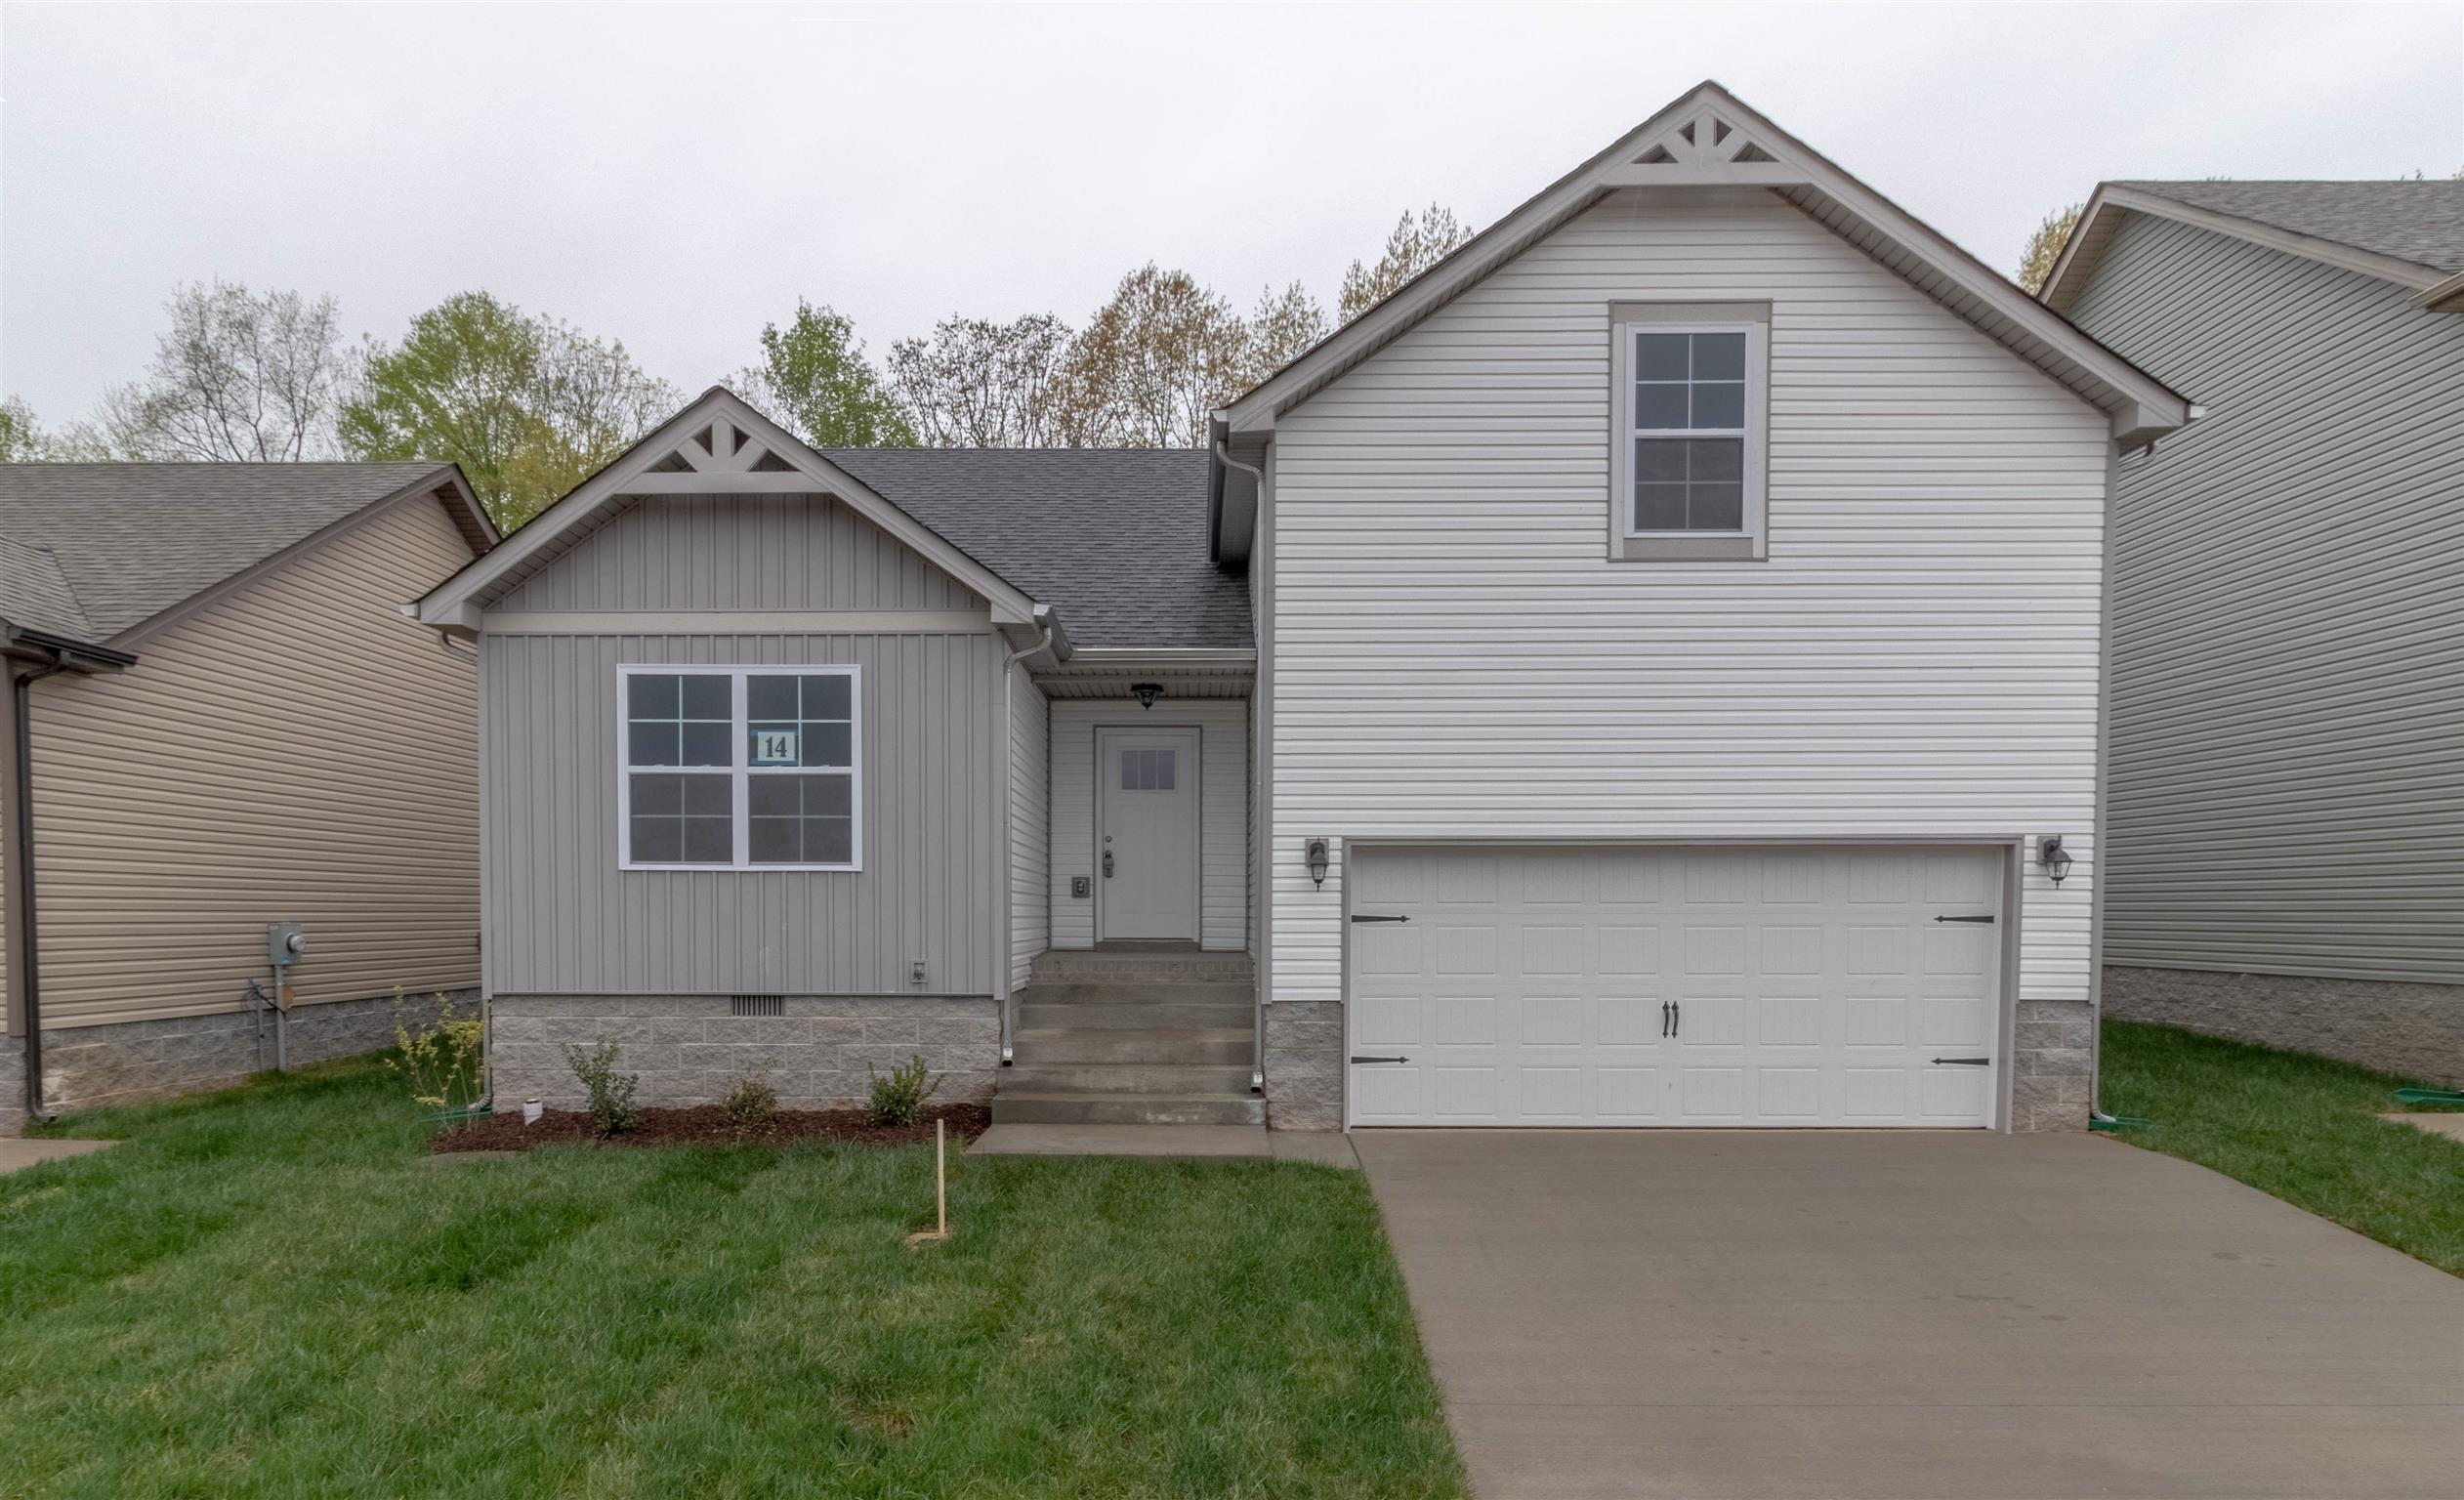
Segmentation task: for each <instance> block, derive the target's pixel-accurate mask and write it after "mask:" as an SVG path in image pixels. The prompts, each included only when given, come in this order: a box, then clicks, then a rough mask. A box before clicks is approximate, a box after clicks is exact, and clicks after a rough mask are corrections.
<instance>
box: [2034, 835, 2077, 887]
mask: <svg viewBox="0 0 2464 1500" xmlns="http://www.w3.org/2000/svg"><path fill="white" fill-rule="evenodd" d="M2036 862H2037V863H2038V864H2041V865H2043V866H2044V867H2045V873H2046V874H2048V875H2050V876H2052V877H2053V883H2054V884H2055V885H2056V886H2060V885H2061V884H2062V882H2063V880H2064V879H2065V878H2066V877H2067V876H2068V875H2069V873H2070V852H2069V851H2068V850H2067V849H2064V848H2063V847H2062V835H2061V834H2058V833H2049V834H2046V835H2045V836H2044V837H2043V838H2041V839H2038V840H2037V841H2036Z"/></svg>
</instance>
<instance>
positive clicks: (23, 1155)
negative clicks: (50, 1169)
mask: <svg viewBox="0 0 2464 1500" xmlns="http://www.w3.org/2000/svg"><path fill="white" fill-rule="evenodd" d="M119 1144H120V1143H118V1142H117V1141H47V1140H28V1139H25V1138H22V1137H18V1136H10V1137H6V1138H0V1174H4V1173H9V1172H15V1171H17V1170H19V1169H20V1168H21V1167H30V1166H32V1165H34V1164H35V1163H36V1162H38V1161H64V1160H66V1159H67V1158H69V1157H71V1156H91V1155H93V1154H94V1153H95V1152H97V1151H100V1150H105V1149H108V1148H109V1147H111V1146H117V1145H119Z"/></svg>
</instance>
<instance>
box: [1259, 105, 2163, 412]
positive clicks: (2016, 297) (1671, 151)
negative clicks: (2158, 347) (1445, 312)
mask: <svg viewBox="0 0 2464 1500" xmlns="http://www.w3.org/2000/svg"><path fill="white" fill-rule="evenodd" d="M1627 187H1678V188H1683V187H1760V188H1765V189H1768V190H1770V191H1772V192H1775V193H1776V194H1778V195H1779V196H1781V197H1783V198H1785V199H1786V200H1787V201H1789V202H1790V203H1793V204H1794V205H1795V206H1796V207H1798V208H1799V209H1801V210H1802V211H1804V212H1805V213H1806V214H1808V215H1809V216H1811V217H1812V218H1814V219H1815V220H1816V221H1817V222H1818V223H1820V224H1821V225H1823V226H1824V227H1825V228H1826V229H1830V230H1831V231H1832V232H1833V233H1835V234H1838V235H1839V236H1840V237H1842V238H1843V239H1846V240H1848V241H1849V242H1850V243H1851V244H1854V245H1856V246H1857V247H1858V249H1859V250H1861V251H1863V252H1864V253H1865V254H1867V255H1868V256H1870V257H1872V258H1873V259H1874V260H1875V261H1877V262H1879V263H1880V264H1882V265H1883V266H1885V267H1886V268H1888V269H1889V270H1891V271H1893V272H1894V273H1896V274H1898V275H1900V276H1901V277H1903V278H1904V279H1906V280H1907V281H1908V282H1909V283H1910V284H1912V285H1914V286H1916V287H1917V288H1918V289H1919V290H1921V291H1923V292H1925V293H1926V294H1927V295H1928V296H1931V297H1933V298H1934V299H1935V300H1937V301H1938V302H1940V303H1942V305H1943V306H1944V307H1947V308H1948V309H1950V310H1951V311H1952V312H1955V313H1957V314H1959V315H1960V316H1961V317H1963V318H1966V319H1967V320H1968V321H1969V322H1971V323H1973V324H1975V325H1976V326H1977V327H1979V328H1980V329H1982V330H1984V332H1985V333H1986V334H1987V335H1989V336H1990V337H1992V338H1994V339H1995V340H1997V341H1998V342H2000V343H2002V344H2003V345H2005V346H2006V347H2008V348H2010V349H2011V350H2012V351H2013V352H2014V353H2016V354H2019V355H2020V356H2021V357H2022V358H2024V359H2025V360H2027V361H2028V362H2029V363H2031V364H2033V365H2035V366H2036V367H2037V368H2039V369H2041V370H2043V371H2044V372H2045V373H2046V374H2048V375H2050V376H2051V377H2053V378H2054V379H2055V380H2057V381H2060V382H2061V383H2062V384H2064V385H2066V386H2068V387H2069V388H2071V389H2072V390H2074V391H2076V392H2078V393H2079V395H2080V396H2083V397H2085V398H2086V399H2088V400H2089V401H2090V402H2092V403H2093V404H2094V405H2096V406H2098V407H2099V408H2101V409H2103V410H2104V411H2106V412H2107V413H2109V416H2110V419H2111V424H2112V431H2113V433H2114V435H2115V437H2118V438H2120V439H2121V440H2123V441H2125V442H2143V441H2148V440H2151V439H2152V438H2153V437H2157V436H2160V435H2161V434H2163V433H2166V432H2170V431H2172V430H2173V429H2175V428H2178V427H2180V426H2182V425H2183V424H2184V423H2186V422H2188V421H2189V420H2190V415H2191V412H2190V403H2189V402H2188V401H2187V400H2185V399H2184V398H2183V397H2182V396H2180V395H2178V394H2176V393H2175V392H2173V391H2171V390H2168V389H2167V388H2166V387H2165V386H2164V384H2163V383H2162V382H2160V381H2158V380H2156V379H2155V378H2154V377H2153V376H2151V375H2149V374H2148V373H2147V372H2146V371H2144V370H2141V369H2140V368H2138V367H2137V366H2136V365H2134V364H2132V363H2131V362H2130V361H2129V360H2127V359H2124V358H2122V357H2121V356H2120V355H2119V354H2114V353H2113V352H2112V351H2110V350H2109V349H2107V348H2105V347H2104V346H2103V345H2101V344H2099V343H2097V342H2096V341H2095V340H2094V339H2092V338H2090V337H2088V336H2087V335H2086V334H2084V333H2082V332H2080V331H2079V330H2078V329H2076V328H2074V327H2072V326H2071V325H2070V324H2069V323H2067V321H2065V320H2064V319H2062V318H2061V317H2059V316H2057V315H2055V314H2054V313H2053V312H2051V311H2049V310H2048V309H2046V308H2044V307H2043V306H2041V305H2039V304H2038V303H2037V302H2035V301H2034V300H2033V299H2031V298H2030V297H2029V296H2028V295H2027V294H2026V293H2025V292H2023V291H2021V290H2020V289H2019V287H2018V286H2016V285H2014V284H2013V283H2012V282H2010V281H2008V280H2006V279H2004V278H2003V277H2002V276H2000V275H1999V274H1997V273H1995V272H1994V271H1991V270H1990V269H1988V268H1987V267H1985V266H1984V264H1983V263H1982V262H1980V261H1978V260H1977V259H1976V258H1975V257H1973V256H1970V255H1969V254H1967V252H1965V251H1963V250H1961V249H1959V247H1957V246H1956V245H1954V244H1952V243H1951V242H1950V241H1949V240H1947V239H1945V238H1943V237H1942V235H1941V234H1940V233H1938V232H1936V231H1935V230H1934V229H1931V228H1929V227H1928V226H1926V225H1925V224H1923V223H1922V222H1921V221H1919V220H1917V219H1916V218H1915V217H1914V216H1912V215H1910V214H1908V213H1907V212H1906V211H1905V210H1903V209H1901V208H1900V207H1899V206H1898V205H1897V204H1895V203H1893V202H1891V201H1890V200H1889V199H1888V198H1885V197H1883V196H1882V195H1881V194H1880V193H1878V192H1875V191H1874V190H1873V189H1872V188H1870V187H1866V186H1865V185H1864V184H1863V183H1861V182H1858V180H1857V179H1856V178H1854V177H1851V176H1850V175H1849V174H1847V173H1846V172H1844V171H1842V170H1841V169H1840V168H1839V167H1837V166H1836V165H1834V164H1832V163H1831V162H1830V161H1829V160H1827V159H1826V158H1824V157H1823V156H1822V155H1821V154H1820V153H1819V152H1817V151H1816V150H1814V149H1813V148H1812V147H1811V146H1807V145H1806V144H1805V143H1803V142H1802V141H1799V140H1797V139H1796V138H1795V137H1794V136H1791V135H1789V134H1788V133H1787V132H1786V131H1783V130H1781V129H1780V128H1779V127H1778V126H1777V125H1775V124H1774V123H1773V122H1772V121H1771V120H1769V119H1767V118H1765V117H1764V116H1763V115H1761V114H1759V113H1757V112H1756V111H1755V110H1753V109H1752V108H1750V107H1749V106H1747V105H1746V104H1744V102H1743V101H1741V100H1739V99H1737V98H1736V97H1735V96H1734V95H1733V94H1731V93H1730V92H1729V91H1728V90H1726V89H1724V88H1722V87H1721V86H1720V85H1719V84H1717V83H1711V82H1705V83H1703V84H1701V85H1699V86H1697V87H1696V88H1694V89H1693V90H1691V91H1690V92H1689V93H1687V94H1686V95H1685V96H1684V97H1683V98H1680V99H1679V100H1677V101H1676V102H1675V103H1674V104H1670V105H1668V106H1667V107H1666V108H1664V109H1662V110H1660V112H1659V113H1657V114H1655V115H1653V116H1651V118H1650V119H1649V120H1646V121H1645V122H1643V124H1641V125H1639V126H1637V127H1636V128H1635V129H1634V130H1632V131H1629V132H1628V133H1627V134H1625V135H1624V136H1622V137H1620V138H1618V139H1617V140H1616V141H1615V142H1613V143H1611V144H1610V145H1609V146H1608V147H1607V148H1606V149H1604V150H1602V151H1601V152H1599V153H1598V154H1597V155H1595V156H1593V157H1592V158H1591V159H1590V160H1588V161H1586V162H1584V163H1583V164H1582V165H1581V166H1579V167H1577V168H1575V169H1574V170H1573V171H1572V172H1569V173H1567V174H1566V176H1565V177H1562V178H1560V179H1558V181H1557V182H1555V183H1553V184H1551V185H1550V186H1549V187H1546V188H1543V189H1542V190H1541V191H1540V192H1539V193H1538V194H1537V195H1535V196H1533V197H1532V198H1531V199H1529V200H1528V201H1527V202H1525V203H1524V204H1523V206H1522V207H1520V208H1518V209H1516V210H1515V211H1514V212H1512V213H1510V214H1508V215H1507V216H1506V217H1505V218H1504V219H1501V220H1499V221H1498V222H1497V223H1496V224H1494V225H1491V226H1490V227H1489V228H1488V229H1484V230H1483V231H1482V232H1481V233H1479V234H1477V235H1474V236H1473V237H1472V239H1471V240H1470V241H1468V242H1467V243H1465V244H1464V245H1462V246H1461V247H1460V248H1458V249H1457V250H1456V251H1455V252H1454V253H1453V254H1452V255H1449V256H1447V257H1446V258H1445V259H1444V260H1442V261H1441V262H1439V263H1438V264H1437V265H1436V266H1434V267H1431V268H1430V269H1429V270H1428V271H1424V272H1423V273H1422V274H1421V275H1419V276H1418V277H1415V278H1414V279H1413V280H1412V281H1411V282H1409V283H1408V284H1406V285H1404V286H1403V287H1402V288H1400V289H1399V290H1398V291H1397V292H1396V293H1395V294H1394V295H1393V296H1390V297H1388V298H1387V299H1386V300H1385V301H1384V302H1381V303H1379V304H1378V305H1377V306H1376V307H1374V308H1372V309H1370V310H1369V311H1368V312H1364V313H1362V314H1361V315H1360V316H1359V317H1357V318H1356V319H1354V320H1353V321H1352V322H1351V323H1349V324H1346V325H1345V326H1344V327H1343V328H1341V329H1339V330H1337V331H1336V332H1335V333H1334V334H1333V335H1331V336H1329V337H1328V338H1327V339H1325V340H1323V341H1322V342H1320V343H1319V344H1318V345H1316V347H1315V348H1313V349H1311V350H1309V351H1308V352H1306V353H1304V354H1301V355H1300V357H1298V358H1297V359H1294V360H1293V361H1292V362H1291V363H1289V364H1287V365H1285V366H1284V367H1283V368H1282V369H1281V370H1279V371H1277V372H1276V373H1275V374H1274V375H1273V376H1270V377H1269V378H1268V379H1267V380H1266V381H1264V382H1262V383H1261V384H1260V385H1259V386H1258V387H1257V388H1256V389H1254V390H1252V391H1251V392H1249V394H1248V395H1246V396H1241V397H1240V398H1239V399H1238V400H1236V401H1234V402H1233V403H1232V405H1231V406H1230V407H1229V408H1227V409H1226V411H1225V414H1224V416H1225V426H1226V428H1227V430H1228V432H1229V433H1230V434H1231V435H1233V436H1237V435H1239V434H1241V433H1243V432H1265V431H1271V430H1272V429H1273V427H1274V419H1275V416H1276V415H1277V414H1278V413H1280V412H1283V411H1286V410H1289V409H1290V408H1291V407H1293V406H1295V405H1298V404H1299V403H1300V402H1302V401H1305V400H1307V399H1308V398H1309V397H1310V396H1313V395H1315V394H1316V392H1318V391H1320V390H1322V389H1324V388H1325V387H1326V386H1327V385H1329V384H1331V383H1332V382H1333V381H1334V380H1336V379H1338V378H1340V377H1341V376H1342V375H1343V374H1344V373H1345V372H1346V371H1348V370H1349V369H1351V368H1352V367H1353V366H1354V365H1357V364H1358V363H1359V362H1360V361H1361V360H1362V359H1365V358H1367V357H1368V356H1369V355H1370V354H1375V353H1376V352H1377V351H1378V350H1379V349H1381V348H1383V347H1385V346H1386V345H1387V344H1389V343H1391V342H1393V341H1394V340H1395V339H1396V338H1399V337H1400V336H1401V335H1402V334H1403V333H1404V332H1406V331H1408V330H1409V329H1410V328H1412V327H1414V326H1415V325H1417V324H1418V323H1419V322H1420V321H1421V320H1422V319H1423V318H1425V317H1427V316H1428V315H1429V314H1430V313H1432V312H1436V311H1437V310H1438V309H1439V308H1441V307H1443V306H1444V305H1445V304H1446V303H1448V302H1450V301H1452V300H1453V299H1454V298H1455V297H1456V296H1459V295H1460V294H1461V293H1462V292H1463V291H1464V290H1465V289H1466V288H1468V287H1470V286H1471V285H1473V284H1474V283H1476V282H1478V281H1479V280H1481V279H1482V278H1483V277H1484V276H1486V275H1488V274H1489V273H1490V272H1491V271H1495V270H1497V269H1498V268H1499V267H1501V266H1503V265H1505V264H1506V263H1507V262H1508V261H1511V260H1512V259H1514V258H1515V257H1516V256H1518V255H1520V254H1522V253H1523V252H1524V250H1525V249H1527V248H1529V247H1530V246H1531V245H1532V244H1533V243H1535V242H1537V241H1538V240H1540V239H1541V238H1543V237H1545V236H1547V235H1548V234H1551V233H1553V232H1555V231H1556V230H1557V229H1560V228H1562V227H1564V226H1565V225H1566V223H1568V222H1570V221H1571V220H1572V219H1573V218H1574V216H1575V215H1577V214H1579V213H1581V212H1582V211H1583V210H1584V209H1586V208H1588V207H1589V206H1590V205H1591V204H1592V203H1594V202H1596V201H1597V200H1598V199H1599V198H1600V197H1601V196H1602V195H1603V194H1605V193H1608V192H1611V191H1615V190H1617V189H1620V188H1627Z"/></svg>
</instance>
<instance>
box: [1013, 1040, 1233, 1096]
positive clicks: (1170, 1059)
mask: <svg viewBox="0 0 2464 1500" xmlns="http://www.w3.org/2000/svg"><path fill="white" fill-rule="evenodd" d="M1256 1054H1257V1039H1256V1038H1255V1037H1254V1036H1252V1035H1251V1034H1250V1033H1249V1032H1247V1031H1235V1030H1195V1029H1190V1030H1182V1031H1155V1030H1147V1031H1128V1030H1118V1029H1113V1030H1078V1029H1075V1028H1051V1027H1042V1026H1028V1027H1022V1028H1021V1029H1020V1031H1019V1033H1018V1035H1017V1037H1016V1038H1015V1039H1014V1046H1013V1049H1012V1055H1013V1058H1014V1059H1015V1061H1016V1063H1017V1064H1018V1065H1019V1066H1020V1067H1027V1066H1035V1067H1041V1066H1043V1065H1044V1064H1046V1063H1070V1064H1080V1063H1158V1064H1163V1065H1167V1066H1170V1065H1176V1064H1177V1065H1180V1066H1196V1065H1200V1064H1206V1063H1214V1064H1218V1065H1223V1066H1231V1065H1232V1064H1235V1063H1236V1064H1238V1065H1239V1066H1241V1067H1244V1068H1245V1067H1247V1066H1248V1065H1249V1064H1250V1063H1251V1062H1252V1061H1253V1060H1254V1059H1255V1057H1256ZM1248 1086H1249V1085H1248V1081H1247V1080H1246V1079H1243V1080H1242V1082H1241V1087H1243V1088H1247V1087H1248Z"/></svg>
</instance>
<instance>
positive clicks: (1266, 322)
mask: <svg viewBox="0 0 2464 1500" xmlns="http://www.w3.org/2000/svg"><path fill="white" fill-rule="evenodd" d="M1330 331H1331V330H1330V329H1329V328H1328V326H1327V323H1326V310H1325V309H1323V308H1321V307H1319V306H1318V305H1317V299H1316V298H1315V297H1312V296H1311V295H1309V288H1307V287H1305V286H1303V285H1301V284H1300V283H1299V282H1298V281H1295V282H1293V283H1292V284H1291V285H1289V286H1287V287H1285V288H1284V289H1283V290H1281V291H1280V292H1278V291H1276V290H1274V288H1273V287H1269V288H1267V289H1266V290H1265V291H1262V292H1260V293H1259V294H1258V306H1257V308H1256V309H1255V310H1254V311H1252V312H1250V314H1249V326H1248V339H1247V344H1246V348H1245V349H1244V350H1243V354H1244V355H1245V359H1244V363H1243V367H1242V369H1241V372H1240V381H1239V385H1240V388H1241V389H1242V390H1244V391H1245V390H1247V389H1248V388H1249V387H1251V386H1254V385H1256V384H1258V382H1260V381H1262V380H1264V379H1266V378H1267V377H1268V376H1270V375H1272V374H1274V372H1275V371H1277V370H1279V369H1281V368H1283V367H1284V366H1285V365H1287V364H1289V363H1291V362H1292V361H1293V360H1294V359H1297V358H1299V357H1300V356H1301V355H1302V354H1305V353H1306V352H1307V351H1308V350H1309V348H1310V347H1311V346H1312V345H1314V344H1316V342H1317V341H1318V340H1320V339H1322V338H1324V337H1325V336H1326V335H1327V333H1328V332H1330Z"/></svg>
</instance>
